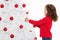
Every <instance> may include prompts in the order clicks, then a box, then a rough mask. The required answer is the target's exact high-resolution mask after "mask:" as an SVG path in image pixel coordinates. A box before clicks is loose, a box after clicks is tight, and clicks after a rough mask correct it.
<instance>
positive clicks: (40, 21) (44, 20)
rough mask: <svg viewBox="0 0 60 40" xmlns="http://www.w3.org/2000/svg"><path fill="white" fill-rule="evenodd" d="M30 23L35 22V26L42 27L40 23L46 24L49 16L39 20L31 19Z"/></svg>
mask: <svg viewBox="0 0 60 40" xmlns="http://www.w3.org/2000/svg"><path fill="white" fill-rule="evenodd" d="M29 23H31V24H33V26H34V27H35V26H37V27H39V28H40V25H44V24H46V23H47V18H46V17H45V18H43V19H41V20H39V21H35V20H29Z"/></svg>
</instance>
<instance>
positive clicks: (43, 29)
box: [29, 16, 52, 38]
mask: <svg viewBox="0 0 60 40" xmlns="http://www.w3.org/2000/svg"><path fill="white" fill-rule="evenodd" d="M29 23H31V24H33V26H37V27H38V28H40V37H43V38H52V33H51V31H50V30H51V27H52V19H51V17H49V16H46V17H44V18H43V19H41V20H39V21H35V20H29Z"/></svg>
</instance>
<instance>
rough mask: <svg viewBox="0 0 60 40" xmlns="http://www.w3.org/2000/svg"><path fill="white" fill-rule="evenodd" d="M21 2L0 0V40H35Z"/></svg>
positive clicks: (24, 4) (23, 3)
mask: <svg viewBox="0 0 60 40" xmlns="http://www.w3.org/2000/svg"><path fill="white" fill-rule="evenodd" d="M28 14H29V13H28V10H27V4H26V3H25V1H23V0H0V40H36V39H37V38H36V37H35V36H36V35H35V33H34V31H33V30H32V29H33V27H32V25H31V24H29V23H28V22H25V21H24V20H25V18H26V17H28V16H29V15H28Z"/></svg>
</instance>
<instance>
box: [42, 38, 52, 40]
mask: <svg viewBox="0 0 60 40" xmlns="http://www.w3.org/2000/svg"><path fill="white" fill-rule="evenodd" d="M42 40H52V38H42Z"/></svg>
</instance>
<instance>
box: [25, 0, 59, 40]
mask: <svg viewBox="0 0 60 40" xmlns="http://www.w3.org/2000/svg"><path fill="white" fill-rule="evenodd" d="M26 2H27V3H28V10H29V13H30V16H29V18H30V19H33V20H39V19H41V18H43V17H44V6H45V5H46V4H54V5H55V6H56V9H57V14H58V21H57V22H54V23H53V26H52V29H51V31H52V34H53V38H52V39H53V40H60V21H59V20H60V16H59V15H60V0H27V1H26ZM34 31H35V32H36V34H37V35H36V36H37V37H38V40H41V37H39V35H38V34H39V28H35V29H34Z"/></svg>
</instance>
